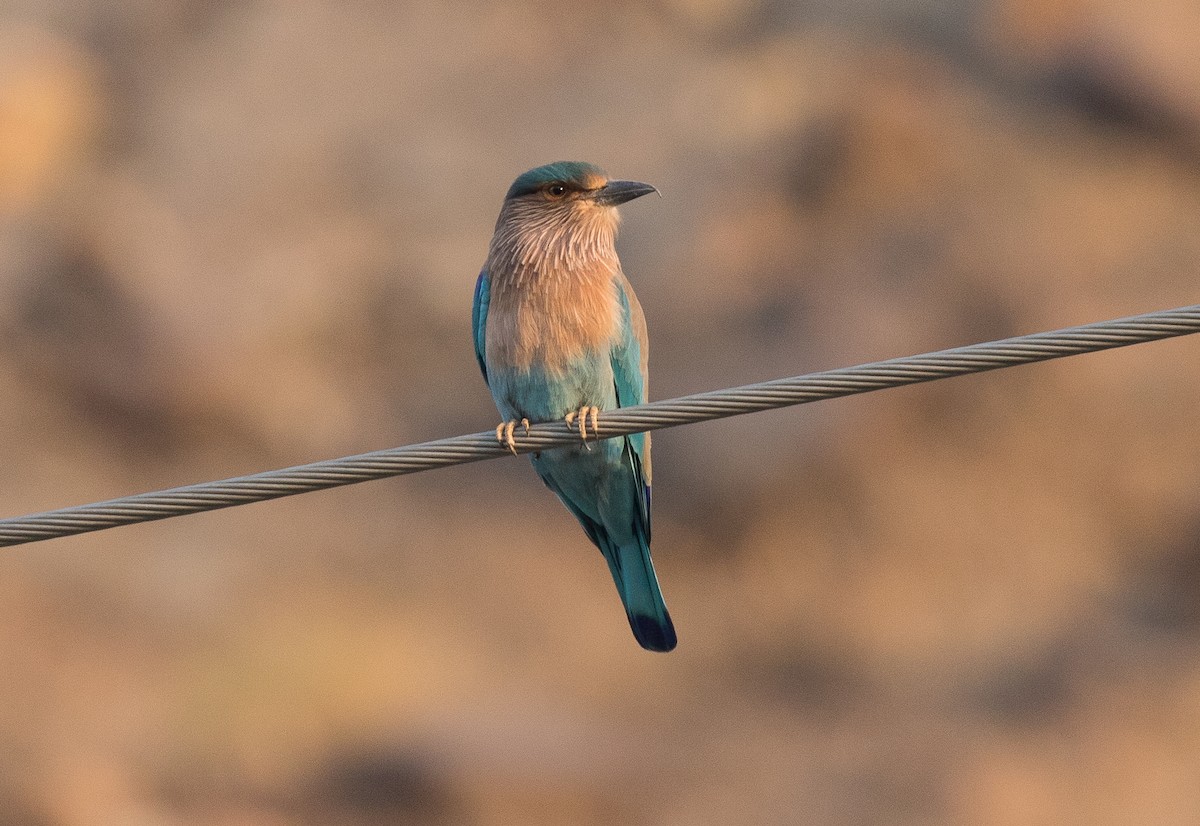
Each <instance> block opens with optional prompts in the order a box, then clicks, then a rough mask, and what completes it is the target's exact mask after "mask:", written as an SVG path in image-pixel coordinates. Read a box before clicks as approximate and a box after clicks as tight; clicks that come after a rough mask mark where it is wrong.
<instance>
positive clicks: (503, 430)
mask: <svg viewBox="0 0 1200 826" xmlns="http://www.w3.org/2000/svg"><path fill="white" fill-rule="evenodd" d="M518 424H520V425H521V427H523V428H525V435H526V436H528V435H529V419H521V420H520V421H519V422H518V421H517V420H516V419H511V420H509V421H507V422H500V424H498V425H496V441H497V442H499V443H500V444H502V445H504V446H505V447H507V448H508V449H509V450H511V451H512V452H513V456H516V455H517V443H516V441H514V440H513V431H514V430H516V429H517V425H518Z"/></svg>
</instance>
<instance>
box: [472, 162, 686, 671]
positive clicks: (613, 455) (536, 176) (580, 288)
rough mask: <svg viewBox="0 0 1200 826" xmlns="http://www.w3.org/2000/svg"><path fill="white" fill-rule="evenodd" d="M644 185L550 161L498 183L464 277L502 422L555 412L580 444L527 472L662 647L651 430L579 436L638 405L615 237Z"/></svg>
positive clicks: (665, 627)
mask: <svg viewBox="0 0 1200 826" xmlns="http://www.w3.org/2000/svg"><path fill="white" fill-rule="evenodd" d="M650 192H657V190H656V189H655V188H654V187H653V186H650V185H649V184H643V183H638V182H637V181H613V180H609V179H608V176H607V175H606V174H605V173H604V172H603V171H602V170H601V169H599V168H598V167H596V166H593V165H592V164H589V163H579V162H571V161H559V162H558V163H552V164H548V165H546V166H539V167H538V168H536V169H531V170H529V171H528V172H526V173H524V174H523V175H521V176H520V177H518V178H517V179H516V181H514V182H513V185H512V186H511V187H509V190H508V193H507V194H506V195H505V196H504V204H503V206H502V207H501V208H500V217H499V218H498V219H497V221H496V231H495V234H494V235H493V236H492V241H491V244H490V246H489V248H488V256H487V262H486V263H485V264H484V267H483V271H482V272H481V273H480V274H479V280H478V282H477V283H476V285H475V303H474V308H473V310H472V313H471V320H472V327H473V329H474V335H475V356H476V358H477V359H478V360H479V367H480V369H481V370H482V371H483V378H484V381H486V382H487V385H488V389H489V390H490V391H491V393H492V398H493V399H494V400H495V402H496V407H497V408H499V410H500V415H501V417H502V418H503V422H502V423H501V424H500V426H499V427H498V428H496V438H497V439H499V440H500V441H501V442H502V443H503V444H506V445H508V447H510V448H513V449H514V450H515V442H514V440H513V432H514V430H515V429H516V428H517V427H518V426H521V427H524V428H526V429H528V427H529V423H530V422H551V421H560V420H561V421H565V422H566V423H567V426H568V427H571V428H573V429H578V431H579V435H580V442H579V443H578V444H576V445H571V446H568V447H563V448H555V449H552V450H544V451H541V452H539V453H534V454H532V455H531V458H532V460H533V467H534V470H536V471H537V473H538V476H540V477H541V478H542V481H543V482H545V483H546V487H548V488H550V490H552V491H554V493H555V494H556V495H557V496H558V498H559V499H560V500H562V503H563V504H564V505H566V507H567V510H569V511H570V512H571V513H572V514H574V516H575V518H576V519H577V520H579V524H580V525H582V526H583V530H584V533H586V534H587V536H588V538H589V539H591V540H592V542H594V543H595V544H596V546H597V547H599V548H600V551H601V552H602V553H603V554H604V558H605V560H607V562H608V567H609V570H610V571H611V572H612V577H613V580H614V582H616V585H617V592H618V593H619V594H620V596H621V601H622V602H623V603H624V605H625V613H626V614H627V615H628V617H629V625H630V627H631V628H632V629H633V635H634V637H636V638H637V641H638V643H639V644H641V646H642V647H643V648H646V649H649V650H650V651H670V650H671V649H673V648H674V647H675V641H676V640H675V628H674V626H673V625H672V624H671V616H670V614H668V613H667V606H666V604H665V603H664V602H663V597H662V592H661V591H660V590H659V587H658V578H657V577H656V576H655V573H654V564H653V563H652V562H651V561H650V435H649V434H648V433H637V434H633V435H630V436H622V437H619V438H612V439H605V440H603V441H592V442H589V441H588V440H587V439H588V429H589V426H590V428H591V431H592V435H593V436H595V435H596V433H597V424H596V423H597V420H598V417H599V415H600V413H601V412H602V411H605V410H613V409H615V408H618V407H624V406H627V405H635V404H641V403H642V402H644V401H645V400H646V383H647V375H646V358H647V354H648V349H647V347H648V345H647V341H646V319H645V316H643V314H642V308H641V305H640V304H639V303H638V300H637V296H635V295H634V294H633V287H632V286H630V284H629V280H628V279H627V278H626V277H625V274H624V273H623V272H622V271H621V262H620V261H619V260H618V259H617V251H616V247H615V246H614V242H615V240H616V235H617V224H618V223H619V220H620V219H619V216H618V214H617V206H618V205H619V204H623V203H625V202H627V201H631V200H633V199H634V198H639V197H641V196H642V195H646V194H648V193H650Z"/></svg>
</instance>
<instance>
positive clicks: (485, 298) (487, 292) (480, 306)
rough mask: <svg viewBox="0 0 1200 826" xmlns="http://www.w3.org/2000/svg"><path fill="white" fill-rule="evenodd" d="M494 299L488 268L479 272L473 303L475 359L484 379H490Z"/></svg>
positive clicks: (472, 321) (472, 320)
mask: <svg viewBox="0 0 1200 826" xmlns="http://www.w3.org/2000/svg"><path fill="white" fill-rule="evenodd" d="M491 300H492V280H491V279H490V278H488V274H487V270H482V271H480V273H479V280H478V281H476V282H475V303H474V304H472V305H471V332H472V334H473V335H474V338H475V360H476V361H478V362H479V369H480V371H481V372H482V373H483V380H484V381H485V382H486V381H487V380H488V371H487V360H486V358H485V353H486V341H487V335H486V333H487V314H488V304H489V303H491Z"/></svg>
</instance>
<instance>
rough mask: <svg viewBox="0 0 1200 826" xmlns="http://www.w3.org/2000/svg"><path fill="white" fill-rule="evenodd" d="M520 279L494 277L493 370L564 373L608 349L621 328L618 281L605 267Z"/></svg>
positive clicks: (490, 358) (490, 348)
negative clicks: (535, 369)
mask: <svg viewBox="0 0 1200 826" xmlns="http://www.w3.org/2000/svg"><path fill="white" fill-rule="evenodd" d="M520 275H521V276H522V277H520V278H506V277H504V276H503V275H501V276H500V277H499V278H497V277H496V275H493V276H492V298H491V305H490V307H489V310H488V322H487V341H486V348H487V353H486V355H487V362H488V366H489V369H507V370H517V371H526V370H530V369H533V368H535V367H536V368H537V369H540V370H545V371H547V372H549V373H552V374H560V375H561V374H563V373H565V372H566V371H567V370H568V369H569V367H570V366H571V365H572V364H575V363H578V361H579V360H580V359H581V358H584V357H586V356H588V355H589V354H595V353H607V352H608V349H609V348H610V347H611V345H612V342H613V340H614V339H615V337H616V336H617V333H618V331H619V328H620V319H621V316H620V303H619V299H618V297H617V290H616V282H615V280H614V278H613V275H612V272H611V271H610V270H609V269H608V268H607V267H603V268H601V267H597V268H596V269H595V271H591V272H588V271H576V272H572V273H554V274H549V275H540V274H538V273H523V274H520Z"/></svg>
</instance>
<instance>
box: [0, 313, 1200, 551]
mask: <svg viewBox="0 0 1200 826" xmlns="http://www.w3.org/2000/svg"><path fill="white" fill-rule="evenodd" d="M1197 332H1200V305H1192V306H1188V307H1178V308H1175V309H1171V310H1160V311H1158V312H1152V313H1145V314H1143V315H1136V316H1130V317H1128V318H1119V319H1114V320H1112V321H1101V322H1097V323H1094V324H1085V325H1081V326H1078V327H1068V328H1065V329H1062V330H1053V331H1051V332H1045V333H1033V334H1030V335H1024V336H1016V337H1013V338H1006V339H1001V340H999V341H992V342H987V343H983V344H971V345H967V346H965V347H955V348H953V349H949V350H939V351H937V352H933V353H925V354H922V355H916V356H904V357H902V358H894V359H889V360H887V361H879V362H873V363H870V364H860V365H857V366H854V367H843V368H838V369H835V370H825V371H822V372H819V373H810V374H807V375H803V376H796V377H793V378H785V379H775V380H773V381H766V382H761V383H758V384H748V385H745V386H742V387H734V388H729V389H725V390H713V391H709V392H707V393H696V394H694V395H690V396H682V397H680V398H677V399H668V400H665V401H657V402H651V403H649V404H643V405H638V406H636V407H625V408H621V409H619V410H613V411H608V412H605V413H603V414H602V415H601V417H600V423H599V436H598V437H599V438H602V439H603V438H611V437H614V436H623V435H626V434H629V433H636V432H639V431H645V430H659V429H662V428H667V427H676V426H678V425H683V424H692V423H695V422H702V421H707V420H710V419H720V418H725V417H727V416H738V415H741V414H743V413H754V412H758V411H761V410H771V409H775V408H779V407H787V406H790V405H797V404H806V403H808V402H814V401H819V400H821V399H833V398H838V397H841V396H851V395H854V394H857V393H866V392H869V391H872V390H883V389H886V388H889V387H900V386H902V385H907V384H917V383H920V382H927V381H934V380H936V379H944V378H949V377H951V376H961V375H966V374H968V373H979V372H983V371H985V370H996V369H999V368H1003V367H1013V366H1015V365H1018V364H1029V363H1031V362H1037V361H1048V360H1050V359H1056V358H1062V357H1064V356H1073V355H1078V354H1081V353H1091V352H1096V351H1099V350H1109V349H1113V348H1116V347H1125V346H1128V345H1130V344H1140V343H1143V342H1148V341H1157V340H1160V339H1165V338H1172V337H1175V336H1183V335H1189V334H1192V333H1197ZM516 439H517V452H518V453H530V452H533V451H537V450H544V449H546V448H550V447H558V446H562V445H566V444H571V443H574V442H577V441H578V439H579V433H578V431H574V430H571V429H570V428H568V427H567V426H566V424H565V423H564V422H549V423H545V424H536V425H534V426H533V427H532V429H531V430H530V432H529V434H528V435H525V434H524V432H523V431H522V430H521V429H520V428H518V429H517V432H516ZM508 452H509V451H508V449H507V448H505V447H503V446H502V445H500V444H498V443H497V441H496V435H495V433H494V431H484V432H482V433H473V434H469V435H465V436H455V437H452V438H449V439H439V440H437V441H433V442H425V443H423V444H416V445H407V446H404V447H396V448H391V449H388V450H379V451H375V452H372V453H363V454H360V455H357V456H347V457H343V458H340V459H331V460H328V461H323V462H314V463H312V464H307V465H299V466H297V467H290V468H283V469H281V470H269V471H265V472H263V473H255V474H253V475H250V476H239V477H236V478H233V479H224V480H221V481H216V482H203V483H200V484H195V485H185V486H183V487H177V488H170V489H168V490H162V491H156V492H152V493H139V494H135V495H133V496H124V497H121V498H119V499H110V500H108V501H105V502H97V503H95V504H90V505H77V506H75V507H69V508H62V509H59V510H52V511H47V512H45V513H37V514H31V515H29V516H18V517H13V518H9V519H0V547H5V546H10V545H20V544H23V543H26V542H38V541H40V540H44V539H53V538H56V537H61V536H71V535H74V534H80V533H87V532H89V531H98V530H103V529H105V528H113V527H117V526H119V525H129V524H133V523H136V522H150V521H153V520H156V519H167V518H170V517H174V516H182V515H184V514H189V513H199V512H202V511H210V510H216V509H218V508H228V507H232V506H235V505H245V504H249V503H251V502H261V501H265V500H268V499H277V498H279V497H283V496H291V495H293V494H297V493H307V492H309V491H315V490H324V489H326V488H333V487H338V486H340V485H352V484H355V483H357V482H366V481H369V480H372V479H383V478H385V477H389V476H400V475H403V474H406V473H417V472H419V471H422V470H433V469H436V468H442V467H449V466H451V465H459V464H465V463H467V462H478V461H481V460H484V459H495V458H498V457H500V456H504V455H507V454H508Z"/></svg>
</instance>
